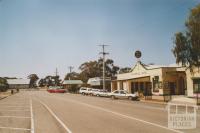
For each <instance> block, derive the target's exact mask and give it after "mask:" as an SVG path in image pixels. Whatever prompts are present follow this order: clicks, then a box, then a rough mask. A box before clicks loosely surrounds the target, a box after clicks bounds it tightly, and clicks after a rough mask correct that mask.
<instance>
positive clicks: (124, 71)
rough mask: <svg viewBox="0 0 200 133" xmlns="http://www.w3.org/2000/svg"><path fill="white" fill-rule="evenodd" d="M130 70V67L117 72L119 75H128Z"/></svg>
mask: <svg viewBox="0 0 200 133" xmlns="http://www.w3.org/2000/svg"><path fill="white" fill-rule="evenodd" d="M130 70H131V68H130V67H124V68H121V69H120V70H119V73H120V74H122V73H128V72H130Z"/></svg>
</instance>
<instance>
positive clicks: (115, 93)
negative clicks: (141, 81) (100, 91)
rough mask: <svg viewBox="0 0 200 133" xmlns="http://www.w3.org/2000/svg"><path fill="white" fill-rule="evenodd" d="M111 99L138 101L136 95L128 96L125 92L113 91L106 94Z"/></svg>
mask: <svg viewBox="0 0 200 133" xmlns="http://www.w3.org/2000/svg"><path fill="white" fill-rule="evenodd" d="M108 96H110V97H111V98H112V99H129V100H138V99H139V97H138V95H137V94H130V93H128V92H127V91H125V90H115V91H113V92H111V93H108Z"/></svg>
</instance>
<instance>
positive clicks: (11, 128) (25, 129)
mask: <svg viewBox="0 0 200 133" xmlns="http://www.w3.org/2000/svg"><path fill="white" fill-rule="evenodd" d="M0 129H9V130H23V131H30V130H31V129H27V128H14V127H0Z"/></svg>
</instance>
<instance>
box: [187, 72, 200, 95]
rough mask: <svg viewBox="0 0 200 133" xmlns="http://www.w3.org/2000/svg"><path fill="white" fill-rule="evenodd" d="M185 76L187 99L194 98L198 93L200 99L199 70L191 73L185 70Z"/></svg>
mask: <svg viewBox="0 0 200 133" xmlns="http://www.w3.org/2000/svg"><path fill="white" fill-rule="evenodd" d="M186 76H187V95H188V97H196V96H197V94H198V93H199V97H200V68H194V69H193V72H191V71H190V69H186Z"/></svg>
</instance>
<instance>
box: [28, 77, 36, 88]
mask: <svg viewBox="0 0 200 133" xmlns="http://www.w3.org/2000/svg"><path fill="white" fill-rule="evenodd" d="M28 79H30V85H29V87H30V88H34V87H36V82H37V80H38V79H39V78H38V76H37V74H30V75H29V76H28Z"/></svg>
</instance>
